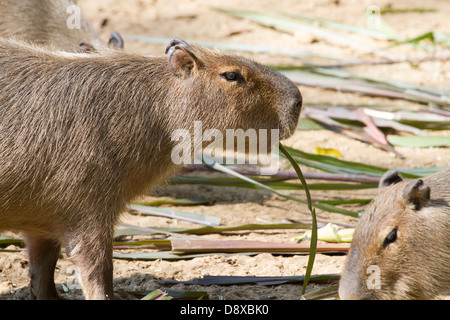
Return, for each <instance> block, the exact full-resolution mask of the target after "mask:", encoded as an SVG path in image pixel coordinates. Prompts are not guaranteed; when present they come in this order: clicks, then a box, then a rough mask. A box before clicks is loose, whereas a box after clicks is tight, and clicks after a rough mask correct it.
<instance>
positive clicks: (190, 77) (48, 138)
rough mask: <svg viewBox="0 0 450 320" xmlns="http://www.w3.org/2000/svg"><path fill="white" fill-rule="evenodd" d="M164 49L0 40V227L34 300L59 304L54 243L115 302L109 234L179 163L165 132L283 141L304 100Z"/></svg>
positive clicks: (213, 57)
mask: <svg viewBox="0 0 450 320" xmlns="http://www.w3.org/2000/svg"><path fill="white" fill-rule="evenodd" d="M166 51H167V54H166V55H162V56H157V57H149V56H143V55H137V54H133V53H128V52H124V51H123V50H107V51H105V52H101V53H92V54H85V53H66V52H52V51H49V50H46V49H44V48H39V47H37V46H30V45H28V44H26V43H21V42H17V41H14V40H6V39H0V229H15V230H22V231H23V232H24V233H25V238H26V242H27V245H28V250H29V262H30V276H31V292H32V295H33V297H34V298H37V299H50V298H58V294H57V292H56V289H55V285H54V281H53V277H54V269H55V264H56V261H57V259H58V254H59V252H60V246H61V244H64V245H65V246H66V251H67V253H68V255H69V256H71V257H73V259H74V261H75V263H76V264H77V265H78V267H79V270H80V277H81V285H82V288H83V293H84V295H85V297H86V298H87V299H111V298H113V282H112V278H113V263H112V243H113V242H112V238H113V233H114V229H115V225H116V223H117V221H118V218H119V216H120V213H121V212H123V211H124V210H125V206H126V204H127V203H129V202H130V201H131V200H132V199H134V198H135V197H137V196H139V195H142V194H143V193H144V192H146V190H148V189H149V188H150V187H152V186H154V185H155V184H157V183H159V182H162V181H163V180H164V178H165V177H167V176H168V175H169V174H172V173H174V172H175V170H176V168H177V165H176V164H174V163H173V161H172V159H171V151H172V149H173V147H174V146H175V145H176V144H177V143H178V141H173V139H172V137H171V135H172V133H173V132H174V130H176V129H179V128H191V127H192V126H193V123H194V122H195V121H200V122H201V123H202V125H203V129H204V130H206V129H208V128H215V129H217V130H219V131H220V132H222V133H225V131H226V129H228V128H233V129H236V128H241V129H242V130H248V129H250V128H252V129H253V128H254V129H256V130H258V129H279V136H280V138H281V139H283V138H287V137H289V136H290V135H292V134H293V132H294V131H295V129H296V126H297V122H298V118H299V115H300V110H301V104H302V97H301V94H300V92H299V90H298V88H297V87H296V86H295V85H294V84H293V83H292V82H291V81H290V80H288V79H287V78H286V77H284V76H283V75H281V74H280V73H278V72H276V71H274V70H272V69H270V68H267V67H265V66H262V65H260V64H258V63H256V62H254V61H251V60H248V59H246V58H243V57H240V56H235V55H231V54H228V53H221V52H219V51H213V50H208V49H205V48H202V47H200V46H195V45H192V46H191V45H189V44H187V43H186V42H185V41H183V40H181V39H179V38H174V39H173V41H172V42H171V43H170V44H169V47H168V49H167V50H166Z"/></svg>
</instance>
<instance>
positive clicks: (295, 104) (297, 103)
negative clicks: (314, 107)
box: [294, 97, 303, 110]
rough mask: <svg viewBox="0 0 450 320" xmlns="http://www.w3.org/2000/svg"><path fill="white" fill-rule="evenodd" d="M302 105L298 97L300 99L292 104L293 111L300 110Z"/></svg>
mask: <svg viewBox="0 0 450 320" xmlns="http://www.w3.org/2000/svg"><path fill="white" fill-rule="evenodd" d="M302 104H303V100H302V98H301V97H300V99H298V100H297V101H296V102H295V103H294V110H302Z"/></svg>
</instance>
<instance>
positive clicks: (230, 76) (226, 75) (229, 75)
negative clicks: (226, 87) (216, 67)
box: [220, 72, 239, 81]
mask: <svg viewBox="0 0 450 320" xmlns="http://www.w3.org/2000/svg"><path fill="white" fill-rule="evenodd" d="M220 76H221V77H222V78H223V79H225V80H227V81H238V80H239V74H238V73H236V72H223V73H221V74H220Z"/></svg>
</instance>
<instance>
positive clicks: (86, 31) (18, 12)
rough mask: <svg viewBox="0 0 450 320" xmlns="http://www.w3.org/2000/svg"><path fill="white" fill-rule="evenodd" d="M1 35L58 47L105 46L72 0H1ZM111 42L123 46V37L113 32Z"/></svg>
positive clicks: (73, 49)
mask: <svg viewBox="0 0 450 320" xmlns="http://www.w3.org/2000/svg"><path fill="white" fill-rule="evenodd" d="M0 8H1V9H0V37H4V38H10V37H13V38H15V39H20V40H24V41H28V42H32V43H35V44H38V45H42V46H46V47H49V48H54V49H57V50H62V51H67V52H75V51H94V50H96V49H104V48H107V47H108V44H107V43H105V42H103V41H102V40H101V39H100V38H99V36H98V35H97V34H96V33H95V32H94V31H93V30H92V27H91V26H90V24H89V22H88V21H87V20H86V19H85V18H84V16H83V15H82V14H81V11H80V9H79V7H77V6H76V5H75V2H74V1H73V0H20V1H19V0H0ZM108 43H109V46H110V47H116V48H123V40H122V37H121V36H120V35H119V34H118V33H117V32H112V33H111V37H110V39H109V42H108Z"/></svg>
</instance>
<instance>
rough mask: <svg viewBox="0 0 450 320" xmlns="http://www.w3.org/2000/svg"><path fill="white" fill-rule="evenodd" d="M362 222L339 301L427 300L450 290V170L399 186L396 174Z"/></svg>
mask: <svg viewBox="0 0 450 320" xmlns="http://www.w3.org/2000/svg"><path fill="white" fill-rule="evenodd" d="M380 188H381V190H380V192H379V194H378V195H377V197H376V198H375V199H374V200H373V201H372V202H371V203H370V204H369V206H368V208H367V209H366V210H365V211H366V212H365V213H364V214H363V216H362V217H361V219H360V221H359V223H358V225H357V227H356V229H355V234H354V238H353V241H352V244H351V248H350V251H349V253H348V257H347V262H346V266H345V268H344V270H343V272H342V277H341V280H340V285H339V295H340V297H341V299H432V298H435V297H436V296H437V295H440V294H447V293H448V290H450V168H447V169H445V170H443V171H439V172H437V173H435V174H433V175H430V176H427V177H425V178H423V179H416V180H403V179H402V178H401V177H400V176H399V175H398V172H397V171H396V170H391V171H388V172H387V173H386V174H385V175H384V176H383V177H382V179H381V181H380Z"/></svg>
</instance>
